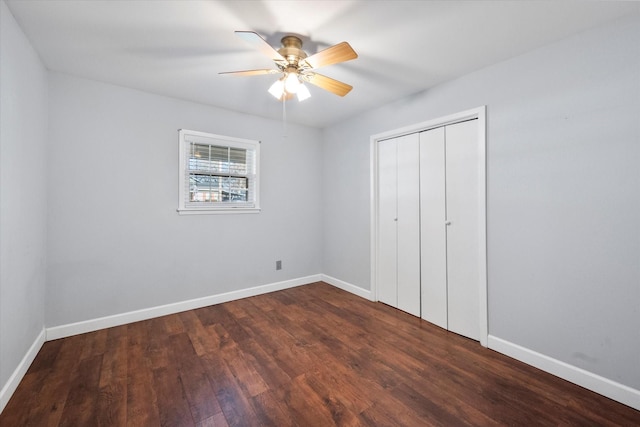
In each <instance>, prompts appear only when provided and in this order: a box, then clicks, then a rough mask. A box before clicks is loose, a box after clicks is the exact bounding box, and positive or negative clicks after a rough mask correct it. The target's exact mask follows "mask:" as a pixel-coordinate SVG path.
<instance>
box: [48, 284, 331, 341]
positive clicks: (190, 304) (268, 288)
mask: <svg viewBox="0 0 640 427" xmlns="http://www.w3.org/2000/svg"><path fill="white" fill-rule="evenodd" d="M321 277H322V275H320V274H316V275H313V276H306V277H300V278H297V279H291V280H285V281H283V282H276V283H271V284H268V285H262V286H256V287H253V288H248V289H241V290H239V291H232V292H226V293H224V294H218V295H210V296H207V297H202V298H195V299H191V300H187V301H181V302H176V303H172V304H166V305H161V306H157V307H150V308H145V309H142V310H136V311H130V312H128V313H121V314H115V315H112V316H106V317H100V318H97V319H90V320H85V321H82V322H77V323H70V324H68V325H61V326H54V327H52V328H47V332H46V333H47V335H46V339H47V341H51V340H55V339H58V338H65V337H70V336H72V335H78V334H84V333H86V332H93V331H97V330H100V329H105V328H111V327H114V326H120V325H125V324H127V323H133V322H139V321H141V320H147V319H152V318H154V317H160V316H166V315H168V314H174V313H179V312H181V311H187V310H193V309H196V308H202V307H207V306H209V305H214V304H220V303H223V302H229V301H234V300H237V299H241V298H247V297H252V296H256V295H261V294H266V293H269V292H274V291H280V290H282V289H288V288H293V287H296V286H300V285H306V284H308V283H313V282H318V281H320V280H322V279H321Z"/></svg>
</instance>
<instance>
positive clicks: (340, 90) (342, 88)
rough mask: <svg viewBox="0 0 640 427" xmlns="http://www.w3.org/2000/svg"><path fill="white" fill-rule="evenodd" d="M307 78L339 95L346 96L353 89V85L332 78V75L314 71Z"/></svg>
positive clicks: (313, 83) (312, 82)
mask: <svg viewBox="0 0 640 427" xmlns="http://www.w3.org/2000/svg"><path fill="white" fill-rule="evenodd" d="M305 80H307V81H308V82H309V83H311V84H312V85H316V86H318V87H319V88H322V89H324V90H328V91H329V92H331V93H335V94H336V95H338V96H345V95H346V94H348V93H349V91H351V89H353V86H351V85H348V84H346V83H342V82H341V81H338V80H335V79H332V78H331V77H327V76H323V75H322V74H316V73H313V74H312V75H310V76H309V77H307V78H306V79H305Z"/></svg>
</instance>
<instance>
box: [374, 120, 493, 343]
mask: <svg viewBox="0 0 640 427" xmlns="http://www.w3.org/2000/svg"><path fill="white" fill-rule="evenodd" d="M485 111H486V108H485V107H480V108H476V109H473V110H469V111H465V112H461V113H458V114H454V115H451V116H447V117H443V118H440V119H436V120H431V121H428V122H423V123H419V124H416V125H413V126H409V127H405V128H402V129H396V130H393V131H389V132H385V133H383V134H378V135H374V136H372V137H371V153H372V204H371V212H372V222H371V224H372V226H371V237H372V238H371V243H372V244H371V246H372V248H371V259H372V271H371V281H372V293H373V295H374V296H375V299H376V300H377V301H380V302H383V303H386V304H388V305H391V306H393V307H396V308H398V309H400V310H404V311H406V312H408V313H411V314H413V315H416V316H420V317H422V318H423V319H425V320H427V321H429V322H432V323H434V324H436V325H438V326H440V327H443V328H445V329H448V330H450V331H452V332H456V333H458V334H461V335H463V336H467V337H469V338H472V339H474V340H478V341H480V343H481V344H482V345H483V346H487V335H488V326H487V275H486V166H485V164H486V160H485V159H486V154H485V153H486V137H485V134H486V114H485Z"/></svg>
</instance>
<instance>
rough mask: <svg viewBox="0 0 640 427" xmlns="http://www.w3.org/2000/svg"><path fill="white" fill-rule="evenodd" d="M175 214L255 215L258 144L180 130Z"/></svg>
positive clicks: (256, 204)
mask: <svg viewBox="0 0 640 427" xmlns="http://www.w3.org/2000/svg"><path fill="white" fill-rule="evenodd" d="M179 137H180V189H179V194H180V201H179V207H178V212H179V213H181V214H191V213H229V212H258V211H259V210H260V206H259V191H258V190H259V179H258V178H259V175H258V172H259V165H260V143H259V142H258V141H252V140H248V139H239V138H231V137H228V136H220V135H213V134H210V133H204V132H196V131H191V130H180V131H179Z"/></svg>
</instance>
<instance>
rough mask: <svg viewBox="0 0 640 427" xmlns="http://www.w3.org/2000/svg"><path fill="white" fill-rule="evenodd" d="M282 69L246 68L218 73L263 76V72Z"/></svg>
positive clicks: (270, 72)
mask: <svg viewBox="0 0 640 427" xmlns="http://www.w3.org/2000/svg"><path fill="white" fill-rule="evenodd" d="M279 72H280V71H278V70H274V69H263V70H244V71H225V72H222V73H218V74H233V75H234V76H261V75H263V74H277V73H279Z"/></svg>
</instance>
